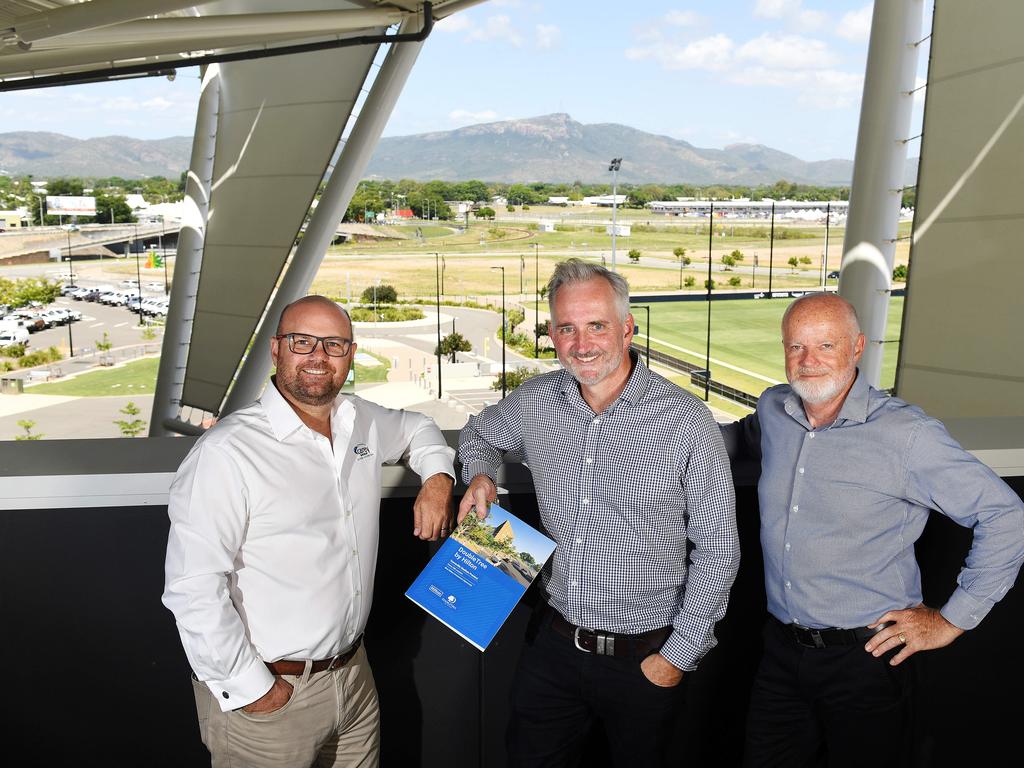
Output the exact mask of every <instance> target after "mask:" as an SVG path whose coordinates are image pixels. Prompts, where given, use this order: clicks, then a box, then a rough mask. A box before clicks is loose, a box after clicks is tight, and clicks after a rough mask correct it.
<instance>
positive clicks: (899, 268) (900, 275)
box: [892, 264, 907, 283]
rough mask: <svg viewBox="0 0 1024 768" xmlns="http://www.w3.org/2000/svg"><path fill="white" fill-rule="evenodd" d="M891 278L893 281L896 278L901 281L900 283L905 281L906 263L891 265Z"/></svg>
mask: <svg viewBox="0 0 1024 768" xmlns="http://www.w3.org/2000/svg"><path fill="white" fill-rule="evenodd" d="M892 279H893V282H895V281H897V280H898V281H899V282H901V283H905V282H907V265H906V264H897V265H896V266H895V267H893V270H892Z"/></svg>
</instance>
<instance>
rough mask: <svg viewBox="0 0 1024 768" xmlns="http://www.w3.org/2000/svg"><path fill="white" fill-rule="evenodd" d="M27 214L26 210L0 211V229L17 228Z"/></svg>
mask: <svg viewBox="0 0 1024 768" xmlns="http://www.w3.org/2000/svg"><path fill="white" fill-rule="evenodd" d="M26 215H27V212H26V211H24V210H21V211H0V229H17V228H18V227H20V226H21V220H22V219H23V218H25V216H26Z"/></svg>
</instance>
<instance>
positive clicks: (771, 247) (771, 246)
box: [768, 200, 775, 298]
mask: <svg viewBox="0 0 1024 768" xmlns="http://www.w3.org/2000/svg"><path fill="white" fill-rule="evenodd" d="M774 264H775V201H774V200H772V228H771V232H770V234H769V235H768V298H771V296H772V266H773V265H774Z"/></svg>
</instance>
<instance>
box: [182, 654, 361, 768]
mask: <svg viewBox="0 0 1024 768" xmlns="http://www.w3.org/2000/svg"><path fill="white" fill-rule="evenodd" d="M284 679H285V680H287V681H288V682H289V683H291V684H292V685H293V686H294V690H293V691H292V695H291V698H290V699H288V702H287V703H286V704H285V705H284V706H283V707H281V708H280V709H278V710H276V711H274V712H271V713H270V714H267V715H250V714H248V713H246V712H243V711H242V710H241V709H236V710H231V711H228V712H223V711H221V708H220V705H219V704H218V703H217V702H216V701H215V700H214V697H213V694H212V693H210V689H209V688H208V687H207V686H206V684H205V683H202V682H199V681H198V680H195V679H193V680H192V687H193V690H194V693H195V698H196V713H197V715H198V717H199V733H200V736H201V737H202V739H203V744H205V745H206V748H207V749H209V750H210V756H211V758H212V768H241V767H242V766H245V768H250V767H251V768H281V767H283V766H288V768H293V766H317V768H326V766H353V767H356V766H358V768H376V767H377V766H379V765H380V709H379V706H378V703H377V689H376V687H375V685H374V682H373V674H372V672H371V671H370V665H369V664H368V663H367V660H366V651H365V650H364V649H363V648H362V647H360V648H359V650H358V651H357V652H356V655H355V656H354V657H353V658H352V660H351V661H349V663H348V664H346V665H345V666H344V667H341V668H340V669H335V670H332V671H329V672H319V673H317V674H315V675H310V674H309V667H308V665H307V667H306V673H305V674H303V675H285V676H284Z"/></svg>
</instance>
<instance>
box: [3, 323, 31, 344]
mask: <svg viewBox="0 0 1024 768" xmlns="http://www.w3.org/2000/svg"><path fill="white" fill-rule="evenodd" d="M11 344H24V345H25V346H28V331H26V330H25V329H24V328H21V327H19V326H17V325H9V324H4V325H0V347H8V346H10V345H11Z"/></svg>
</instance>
